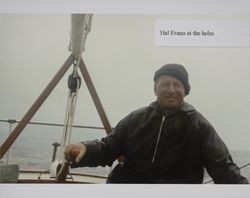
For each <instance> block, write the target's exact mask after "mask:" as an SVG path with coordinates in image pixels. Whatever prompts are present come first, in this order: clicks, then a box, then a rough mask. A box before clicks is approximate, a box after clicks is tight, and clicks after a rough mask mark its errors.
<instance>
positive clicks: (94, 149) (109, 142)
mask: <svg viewBox="0 0 250 198" xmlns="http://www.w3.org/2000/svg"><path fill="white" fill-rule="evenodd" d="M125 122H126V121H125V120H122V121H120V122H119V123H118V125H117V126H116V128H115V129H114V130H113V131H112V132H111V133H110V134H109V135H107V136H106V137H104V138H102V139H101V140H92V141H84V142H82V143H83V144H84V145H86V147H87V150H86V153H85V155H84V156H83V158H82V159H81V160H80V162H79V163H72V165H71V167H72V168H76V167H83V166H88V167H96V166H106V165H108V166H111V165H112V164H113V162H114V161H115V160H116V159H117V158H118V157H119V156H120V155H122V153H123V143H122V142H123V141H122V139H123V138H124V135H125V130H124V125H125Z"/></svg>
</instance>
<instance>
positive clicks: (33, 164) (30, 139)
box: [0, 125, 250, 182]
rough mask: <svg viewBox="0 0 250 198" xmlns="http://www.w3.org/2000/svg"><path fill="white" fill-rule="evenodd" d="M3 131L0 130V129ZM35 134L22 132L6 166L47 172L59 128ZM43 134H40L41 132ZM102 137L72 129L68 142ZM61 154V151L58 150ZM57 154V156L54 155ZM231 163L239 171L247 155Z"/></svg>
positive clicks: (246, 172)
mask: <svg viewBox="0 0 250 198" xmlns="http://www.w3.org/2000/svg"><path fill="white" fill-rule="evenodd" d="M1 127H2V128H1ZM0 128H1V131H8V130H7V128H5V130H3V129H4V128H3V125H0ZM40 128H42V129H43V130H41V129H39V132H38V131H37V126H36V127H34V126H28V127H26V128H25V131H23V132H22V134H21V135H20V136H19V137H18V139H17V140H16V141H15V143H14V144H13V145H12V146H11V149H10V150H11V152H10V154H9V157H10V158H9V164H18V165H19V166H20V169H21V170H39V171H45V170H48V169H49V166H50V164H51V161H52V153H53V146H52V144H53V143H54V142H60V141H61V131H62V130H61V128H59V129H58V127H57V128H53V127H44V126H43V127H40ZM41 131H42V132H41ZM104 135H105V132H103V131H101V133H100V131H98V130H92V131H91V132H90V130H89V129H88V130H85V129H74V133H73V135H72V138H71V139H72V141H71V142H80V141H82V140H89V139H95V138H97V139H99V138H101V137H102V136H104ZM7 136H8V133H7V132H5V133H0V144H2V143H3V141H4V139H6V137H7ZM58 151H60V149H58ZM57 153H59V152H57ZM231 154H232V157H233V160H234V162H235V163H236V164H237V165H238V166H239V167H242V166H244V165H245V164H247V163H250V151H231ZM57 158H58V155H57ZM6 161H7V153H6V154H5V156H4V157H3V158H2V159H1V160H0V164H1V163H6ZM72 172H78V173H85V174H93V175H100V176H107V175H108V173H109V172H110V167H96V168H89V167H84V168H76V169H72ZM241 173H242V175H243V176H245V177H247V178H248V180H249V181H250V166H247V167H245V168H243V169H242V170H241ZM210 179H211V178H210V177H209V176H208V175H207V174H205V178H204V181H205V182H206V181H209V180H210Z"/></svg>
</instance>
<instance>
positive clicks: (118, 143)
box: [72, 102, 248, 184]
mask: <svg viewBox="0 0 250 198" xmlns="http://www.w3.org/2000/svg"><path fill="white" fill-rule="evenodd" d="M83 143H84V144H85V145H86V146H87V152H86V155H85V156H84V157H83V159H82V160H81V161H80V163H79V164H72V167H79V166H90V167H92V166H98V165H101V166H106V165H108V166H111V165H112V164H113V162H114V161H115V159H117V158H118V157H119V156H121V155H123V156H124V158H125V160H124V162H123V163H122V164H118V165H117V166H116V167H115V168H114V169H113V170H112V171H111V173H110V174H109V176H108V180H107V183H183V184H187V183H192V184H195V183H203V175H204V168H206V170H207V172H208V173H209V175H210V176H211V177H212V179H213V181H214V183H223V184H238V183H239V184H241V183H248V181H247V179H246V178H244V177H243V176H241V175H240V170H239V168H238V167H237V165H236V164H234V162H233V160H232V158H231V155H230V153H229V151H228V149H227V147H226V145H225V143H224V142H223V141H222V139H221V138H220V137H219V135H218V134H217V133H216V131H215V129H214V128H213V127H212V125H211V124H210V123H209V122H208V121H207V120H206V119H205V118H204V117H203V116H202V115H201V114H200V113H199V112H198V111H196V110H195V109H194V107H192V106H191V105H190V104H188V103H186V102H184V105H183V106H182V107H181V108H180V109H179V110H178V111H175V112H172V113H164V112H163V111H162V110H161V108H160V107H159V105H158V104H157V103H156V102H153V103H152V104H150V105H149V106H147V107H144V108H141V109H139V110H136V111H134V112H132V113H130V114H129V115H127V116H126V117H125V118H124V119H122V120H121V121H120V122H119V123H118V125H117V126H116V128H115V129H114V131H113V132H112V133H111V134H109V135H108V136H107V137H104V138H102V139H101V140H95V141H86V142H83Z"/></svg>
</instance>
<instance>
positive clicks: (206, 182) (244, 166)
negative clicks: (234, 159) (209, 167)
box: [204, 163, 250, 184]
mask: <svg viewBox="0 0 250 198" xmlns="http://www.w3.org/2000/svg"><path fill="white" fill-rule="evenodd" d="M247 166H250V163H246V164H245V165H243V166H240V167H239V169H240V170H242V169H243V168H246V167H247ZM212 182H213V180H212V179H210V180H208V181H205V182H204V184H209V183H212Z"/></svg>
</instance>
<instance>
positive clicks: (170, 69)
mask: <svg viewBox="0 0 250 198" xmlns="http://www.w3.org/2000/svg"><path fill="white" fill-rule="evenodd" d="M162 75H170V76H174V77H175V78H177V79H178V80H180V81H181V82H182V83H183V85H184V88H185V93H186V95H188V94H189V91H190V85H189V82H188V73H187V71H186V69H185V68H184V67H183V66H182V65H179V64H175V63H171V64H166V65H164V66H162V67H161V68H160V69H159V70H157V71H156V72H155V75H154V81H156V80H157V78H158V77H160V76H162Z"/></svg>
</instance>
